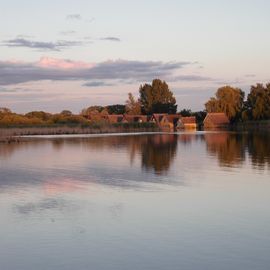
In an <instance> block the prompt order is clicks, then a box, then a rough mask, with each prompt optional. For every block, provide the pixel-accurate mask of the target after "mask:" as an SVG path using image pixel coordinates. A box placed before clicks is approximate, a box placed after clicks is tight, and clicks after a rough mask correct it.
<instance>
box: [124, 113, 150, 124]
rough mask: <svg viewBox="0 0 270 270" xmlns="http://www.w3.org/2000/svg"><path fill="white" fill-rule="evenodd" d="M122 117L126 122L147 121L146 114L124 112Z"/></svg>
mask: <svg viewBox="0 0 270 270" xmlns="http://www.w3.org/2000/svg"><path fill="white" fill-rule="evenodd" d="M124 118H125V119H126V121H127V122H128V123H145V122H147V121H148V117H147V115H131V114H125V115H124Z"/></svg>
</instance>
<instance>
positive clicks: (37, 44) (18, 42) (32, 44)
mask: <svg viewBox="0 0 270 270" xmlns="http://www.w3.org/2000/svg"><path fill="white" fill-rule="evenodd" d="M79 45H82V42H79V41H67V40H59V41H57V42H43V41H32V40H29V39H24V38H15V39H10V40H7V41H5V42H4V43H3V45H2V46H7V47H25V48H31V49H39V50H46V51H47V50H51V51H61V50H63V49H67V48H69V47H73V46H79Z"/></svg>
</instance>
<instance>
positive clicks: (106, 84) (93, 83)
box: [83, 81, 115, 87]
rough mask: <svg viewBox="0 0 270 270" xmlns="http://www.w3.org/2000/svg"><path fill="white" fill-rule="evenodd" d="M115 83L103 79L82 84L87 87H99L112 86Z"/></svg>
mask: <svg viewBox="0 0 270 270" xmlns="http://www.w3.org/2000/svg"><path fill="white" fill-rule="evenodd" d="M114 85H115V84H113V83H106V82H103V81H93V82H87V83H84V84H83V86H87V87H101V86H114Z"/></svg>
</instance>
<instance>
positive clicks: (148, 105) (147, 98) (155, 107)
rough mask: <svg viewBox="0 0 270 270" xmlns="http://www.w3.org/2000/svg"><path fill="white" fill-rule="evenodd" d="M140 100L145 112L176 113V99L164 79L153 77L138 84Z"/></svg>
mask: <svg viewBox="0 0 270 270" xmlns="http://www.w3.org/2000/svg"><path fill="white" fill-rule="evenodd" d="M139 92H140V102H141V105H142V110H143V112H144V113H146V114H151V113H176V110H177V105H176V99H175V97H174V95H173V93H172V91H170V89H169V86H168V84H167V83H166V82H165V81H161V80H159V79H155V80H153V81H152V84H144V85H141V86H140V90H139Z"/></svg>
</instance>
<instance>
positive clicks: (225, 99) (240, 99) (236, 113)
mask: <svg viewBox="0 0 270 270" xmlns="http://www.w3.org/2000/svg"><path fill="white" fill-rule="evenodd" d="M244 96H245V93H244V92H243V91H242V90H241V89H239V88H233V87H231V86H224V87H221V88H219V89H218V90H217V92H216V97H212V98H210V100H208V101H207V102H206V103H205V108H206V111H207V112H224V113H225V114H226V115H227V116H228V118H229V119H230V120H236V119H239V118H240V116H241V112H242V109H243V104H244Z"/></svg>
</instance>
